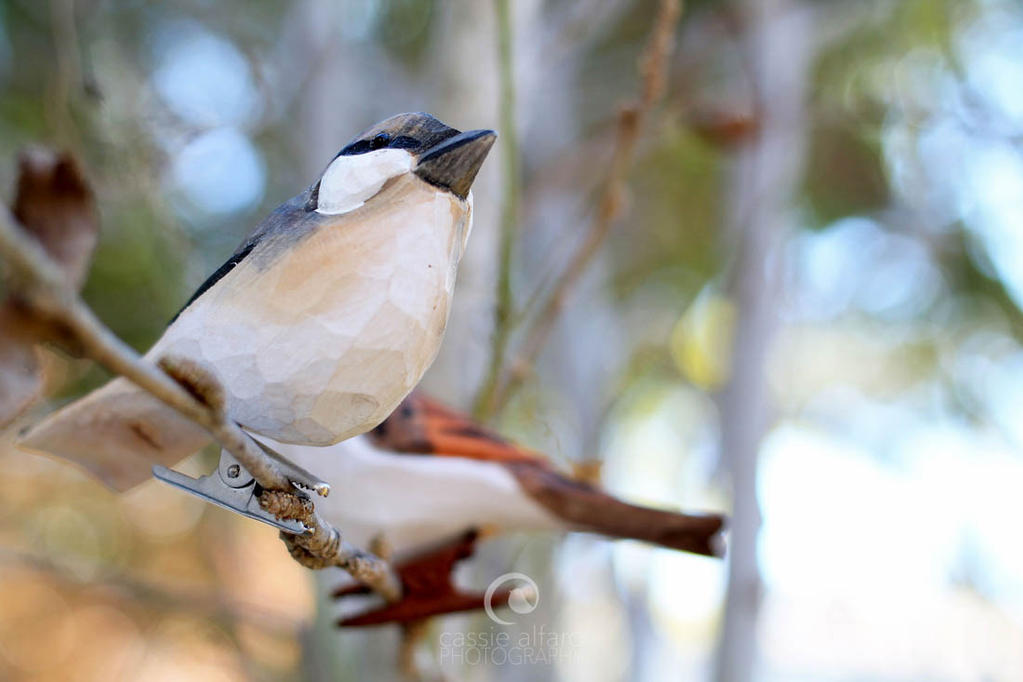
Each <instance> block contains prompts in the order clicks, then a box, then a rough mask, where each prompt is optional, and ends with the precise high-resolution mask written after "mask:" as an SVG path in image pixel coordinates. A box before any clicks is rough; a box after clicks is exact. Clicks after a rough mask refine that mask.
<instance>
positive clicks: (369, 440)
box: [270, 390, 724, 625]
mask: <svg viewBox="0 0 1023 682" xmlns="http://www.w3.org/2000/svg"><path fill="white" fill-rule="evenodd" d="M270 445H271V446H273V447H274V448H275V449H277V450H279V451H280V452H281V454H283V455H285V456H286V457H287V458H288V459H289V460H291V461H293V462H295V463H296V464H298V465H299V466H305V467H312V466H314V465H315V466H316V471H317V473H318V474H320V475H321V476H322V477H323V478H324V479H325V480H327V481H329V482H330V483H331V485H332V487H333V491H332V492H331V495H330V497H327V498H318V499H316V500H315V503H316V507H317V509H318V510H319V511H320V512H321V513H322V514H323V515H324V516H325V517H326V518H327V519H329V520H330V521H332V522H334V523H337V524H338V526H339V527H340V528H343V529H344V534H345V538H346V539H347V540H350V541H351V542H353V543H355V544H356V545H358V546H363V547H365V546H367V545H368V543H370V541H371V540H372V539H373V538H374V537H378V536H382V537H383V538H384V539H385V540H386V541H387V544H388V545H390V546H391V547H392V548H393V550H394V554H395V562H396V568H397V570H398V573H399V575H400V576H401V577H402V578H403V580H404V581H405V582H406V585H405V592H404V597H403V599H402V601H401V602H398V603H397V604H391V605H387V606H385V607H383V609H382V610H379V611H372V612H369V613H363V614H359V615H358V616H355V617H353V618H350V619H348V620H346V621H345V622H344V623H343V624H345V625H375V624H380V623H386V622H408V621H412V620H418V619H421V618H424V617H428V616H431V615H437V614H440V613H448V612H451V611H464V610H471V609H478V608H481V607H482V605H483V595H482V594H474V593H465V592H461V591H459V590H457V589H455V588H453V587H452V586H451V584H450V570H451V567H452V566H453V565H454V563H455V561H456V560H461V559H464V558H466V557H468V556H470V555H471V554H472V549H473V544H474V542H475V540H476V533H477V532H480V533H486V532H487V531H502V530H555V531H562V532H564V531H587V532H593V533H598V534H601V535H606V536H608V537H613V538H631V539H637V540H644V541H646V542H650V543H653V544H656V545H660V546H662V547H668V548H671V549H677V550H681V551H685V552H692V553H695V554H702V555H707V556H718V555H720V554H721V553H722V552H723V550H724V542H723V539H722V537H721V532H722V530H723V527H724V518H723V517H722V516H721V515H720V514H714V513H709V514H684V513H679V512H674V511H666V510H661V509H652V508H649V507H642V506H637V505H633V504H629V503H627V502H623V501H621V500H619V499H617V498H615V497H613V496H611V495H609V494H607V493H606V492H604V491H602V490H601V489H599V488H598V487H596V486H594V485H592V484H589V483H586V482H582V481H579V480H575V479H574V478H572V477H571V476H569V475H566V474H563V473H561V472H559V471H558V470H557V469H556V468H555V467H554V466H553V465H552V464H551V463H550V462H549V461H548V460H547V459H546V458H545V457H543V456H542V455H540V454H539V453H536V452H533V451H530V450H527V449H525V448H522V447H519V446H517V445H515V444H513V443H511V442H509V441H507V440H505V439H503V438H501V437H500V436H498V435H497V434H496V433H494V432H492V431H490V430H488V429H486V428H484V427H482V426H480V425H479V424H477V423H476V422H474V421H473V420H472V419H471V418H470V417H468V416H466V415H464V414H461V413H459V412H457V411H455V410H452V409H450V408H447V407H445V406H443V405H442V404H441V403H439V402H437V401H435V400H433V399H431V398H429V397H427V396H426V395H424V394H423V393H422V392H421V391H418V390H417V391H414V392H413V393H412V394H411V395H410V396H409V397H407V398H406V399H405V400H404V401H402V403H401V405H400V406H399V407H398V409H397V410H396V411H395V412H394V413H393V414H392V415H391V416H390V417H388V418H387V419H386V420H384V422H383V423H381V424H380V425H379V426H378V427H377V428H375V429H374V430H373V431H371V432H369V433H367V434H364V435H361V436H357V437H355V438H351V439H349V440H347V441H344V442H342V443H338V444H336V445H332V446H330V447H329V448H327V449H326V450H327V452H329V453H330V456H329V457H323V454H324V452H323V450H324V449H323V448H310V447H306V446H300V445H283V444H280V445H279V444H277V443H272V442H271V443H270ZM419 588H422V589H419ZM359 591H360V588H358V587H346V588H344V589H342V590H341V591H340V592H339V595H345V594H350V593H353V592H359ZM506 596H507V595H498V597H506ZM495 605H496V603H495Z"/></svg>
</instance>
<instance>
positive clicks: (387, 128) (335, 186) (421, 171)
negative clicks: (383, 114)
mask: <svg viewBox="0 0 1023 682" xmlns="http://www.w3.org/2000/svg"><path fill="white" fill-rule="evenodd" d="M496 138H497V135H496V134H495V133H494V131H492V130H471V131H468V132H464V133H463V132H461V131H458V130H456V129H454V128H452V127H450V126H447V125H445V124H443V123H441V122H440V121H438V120H437V119H436V118H434V117H433V116H430V115H429V114H424V113H411V114H398V115H397V116H392V117H390V118H388V119H385V120H383V121H381V122H380V123H377V124H376V125H374V126H372V127H370V128H368V129H366V130H364V131H363V132H361V133H359V134H358V135H356V136H355V137H354V138H353V139H352V140H351V141H350V142H349V143H348V144H347V145H345V146H344V147H343V148H342V149H341V151H340V152H338V154H337V156H335V157H334V160H333V161H332V162H331V164H330V166H328V168H327V170H326V171H325V172H324V174H323V176H322V177H321V178H320V182H319V183H317V185H316V187H315V188H314V190H313V195H312V196H311V197H310V204H313V205H311V206H310V208H315V209H316V210H318V211H320V212H321V213H337V212H343V211H345V210H349V207H350V206H352V205H355V204H358V203H360V202H361V201H364V200H365V199H366V198H368V196H366V195H367V194H370V193H371V192H375V191H377V190H379V188H380V186H382V184H383V182H386V180H387V179H389V178H391V177H394V176H395V175H398V174H400V173H403V172H410V171H411V172H413V173H415V174H416V175H417V176H418V177H420V178H421V179H422V180H424V181H426V182H428V183H430V184H431V185H434V186H436V187H440V188H442V189H445V190H447V191H449V192H451V193H452V194H454V195H455V196H457V197H458V198H460V199H463V200H464V199H465V198H466V197H467V196H468V194H469V189H470V188H471V187H472V183H473V181H474V180H475V179H476V174H477V173H478V172H479V169H480V166H481V165H483V160H484V159H485V158H486V157H487V153H488V152H489V151H490V147H491V146H493V144H494V140H495V139H496ZM364 183H365V187H363V186H362V185H363V184H364Z"/></svg>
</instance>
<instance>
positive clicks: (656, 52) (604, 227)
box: [483, 0, 682, 417]
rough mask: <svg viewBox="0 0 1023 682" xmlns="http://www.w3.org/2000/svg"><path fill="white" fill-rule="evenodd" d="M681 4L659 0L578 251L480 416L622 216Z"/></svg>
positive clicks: (512, 380) (508, 385)
mask: <svg viewBox="0 0 1023 682" xmlns="http://www.w3.org/2000/svg"><path fill="white" fill-rule="evenodd" d="M681 9H682V7H681V1H680V0H661V3H660V7H659V8H658V11H657V16H656V18H655V19H654V26H653V31H652V32H651V35H650V40H649V42H648V43H647V45H646V49H645V50H644V52H643V56H642V58H641V60H640V64H639V75H640V78H641V89H640V94H639V97H638V98H637V100H636V101H634V102H632V103H630V104H628V105H626V106H624V107H622V110H621V111H620V112H619V115H618V132H617V136H616V139H615V147H614V152H613V155H612V157H611V163H610V165H609V168H608V173H607V177H606V179H605V181H604V183H603V188H602V191H601V195H600V199H599V204H598V206H597V211H596V213H595V215H594V218H593V222H592V223H591V224H590V229H589V230H588V231H587V233H586V236H585V238H584V239H583V242H582V244H581V245H580V247H579V250H578V251H576V252H575V254H573V256H572V259H571V260H570V261H569V263H568V265H567V266H566V268H565V270H564V271H563V272H562V274H561V276H560V277H559V278H558V279H557V280H556V281H555V283H554V286H552V287H551V289H550V293H549V294H548V295H547V297H546V299H545V300H544V302H543V304H542V306H541V309H540V312H539V313H538V314H537V315H536V317H535V318H533V320H532V323H531V324H530V325H529V327H528V328H527V329H526V330H525V332H524V340H523V342H522V349H521V352H520V353H519V354H518V357H517V358H516V361H515V363H514V364H513V365H512V366H511V367H510V368H509V369H508V370H507V371H506V372H505V376H504V377H503V378H502V380H501V381H499V382H497V387H496V389H495V390H494V392H493V396H492V398H491V400H490V401H489V403H488V407H489V410H490V412H489V413H485V414H484V415H483V416H486V417H489V416H491V415H493V414H494V413H496V411H497V410H499V409H500V408H501V406H503V405H504V403H505V402H506V401H507V400H508V398H509V397H510V396H511V395H512V394H513V393H514V392H515V391H516V390H517V389H518V388H519V387H520V386H521V384H522V382H523V381H524V380H525V378H526V377H527V376H528V374H529V371H530V370H529V368H531V367H532V366H533V365H534V364H535V363H536V360H537V358H538V357H539V355H540V351H542V350H543V347H544V346H545V345H546V343H547V340H548V338H549V337H550V335H551V332H552V331H553V329H554V324H555V322H557V319H558V316H559V315H560V314H561V311H562V310H563V309H564V307H565V303H566V302H567V300H568V298H569V297H570V296H571V294H572V293H573V291H574V289H575V287H576V285H577V284H578V283H579V279H580V278H581V277H582V275H583V273H584V272H586V269H587V268H588V267H589V266H590V264H591V263H592V262H593V259H594V257H595V256H596V255H597V253H598V252H599V251H600V248H601V246H602V245H603V244H604V241H605V240H606V239H607V236H608V234H609V233H610V232H611V228H612V227H613V226H614V224H615V221H616V220H617V219H618V218H619V217H620V216H621V213H622V210H623V207H624V204H625V193H626V179H627V176H628V174H629V171H630V169H631V168H632V163H633V159H634V157H635V153H636V146H637V143H638V141H639V139H640V136H641V134H642V132H643V127H644V124H645V123H646V121H647V119H648V118H649V114H650V111H651V110H652V109H653V107H654V106H655V105H656V104H657V102H658V101H660V99H661V97H662V96H663V94H664V89H665V82H666V76H667V71H668V63H669V58H670V57H671V53H672V50H673V48H674V35H675V27H676V25H677V23H678V19H679V16H680V15H681Z"/></svg>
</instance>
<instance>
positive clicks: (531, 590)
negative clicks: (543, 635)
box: [483, 573, 540, 625]
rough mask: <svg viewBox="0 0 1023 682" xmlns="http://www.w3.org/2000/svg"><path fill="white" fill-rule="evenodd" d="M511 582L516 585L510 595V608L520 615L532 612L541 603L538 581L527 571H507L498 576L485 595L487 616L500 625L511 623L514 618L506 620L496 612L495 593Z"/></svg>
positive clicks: (484, 606)
mask: <svg viewBox="0 0 1023 682" xmlns="http://www.w3.org/2000/svg"><path fill="white" fill-rule="evenodd" d="M508 583H511V584H513V585H514V587H512V589H511V593H510V594H509V595H508V608H510V609H511V610H512V611H514V612H515V613H517V614H519V615H520V616H524V615H526V614H527V613H532V612H533V611H534V610H536V607H537V605H538V604H539V603H540V588H539V587H537V585H536V582H535V581H534V580H533V579H532V578H530V577H529V576H528V575H526V574H525V573H505V574H504V575H502V576H498V577H497V578H496V579H495V580H494V581H493V582H492V583H490V585H489V586H487V591H486V593H485V594H484V595H483V609H484V610H485V611H486V612H487V617H488V618H490V620H492V621H494V622H495V623H497V624H499V625H511V624H513V623H515V621H514V620H504V619H503V618H501V617H500V616H498V615H497V614H496V613H494V603H493V602H494V595H495V594H496V593H497V591H498V590H499V589H501V587H502V586H504V585H506V584H508Z"/></svg>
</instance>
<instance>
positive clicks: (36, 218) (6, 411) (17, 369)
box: [0, 148, 99, 428]
mask: <svg viewBox="0 0 1023 682" xmlns="http://www.w3.org/2000/svg"><path fill="white" fill-rule="evenodd" d="M18 161H19V162H18V166H19V168H18V170H19V174H18V189H17V194H16V196H15V200H14V206H13V207H12V213H13V214H14V217H15V218H16V219H17V221H18V223H19V224H20V225H21V226H22V227H24V228H25V230H26V231H28V232H29V233H31V234H32V235H33V236H34V237H35V238H36V239H38V240H39V242H40V243H41V244H42V246H43V248H45V249H46V251H47V253H49V255H50V257H51V258H53V259H54V261H56V262H57V263H58V264H59V265H60V266H61V268H62V269H63V270H64V273H65V275H66V276H67V279H68V283H69V284H71V285H72V286H73V287H74V288H75V289H76V290H77V289H78V288H80V287H81V285H82V283H83V282H84V280H85V276H86V274H87V273H88V271H89V261H90V260H91V258H92V252H93V250H94V249H95V248H96V241H97V238H98V235H99V219H98V217H97V214H96V203H95V199H94V197H93V193H92V190H91V189H90V188H89V186H88V184H87V183H86V182H85V179H84V177H83V176H82V173H81V171H80V170H79V168H78V164H76V163H75V161H74V159H72V158H71V157H70V156H69V155H67V154H56V153H55V152H52V151H50V150H47V149H42V148H35V149H31V150H27V151H25V152H23V153H22V154H21V155H20V157H19V160H18ZM51 329H52V327H51V326H50V325H48V324H46V323H45V321H43V320H39V319H36V318H35V317H33V315H32V313H31V310H28V309H26V308H25V307H24V306H23V305H21V304H20V303H19V302H17V301H15V300H13V299H8V300H6V301H4V302H3V303H0V428H2V427H4V426H6V425H8V424H9V423H10V422H12V421H13V420H14V419H15V418H17V417H18V416H19V415H20V414H21V413H23V412H24V411H25V410H26V409H28V407H29V406H30V405H31V404H32V403H33V402H34V401H35V400H36V399H37V398H38V397H39V394H40V392H41V390H42V386H43V376H42V371H41V369H40V364H39V359H38V356H37V353H38V351H37V350H36V348H35V345H36V344H37V343H39V342H40V341H43V340H45V339H46V338H47V336H48V333H49V331H50V330H51Z"/></svg>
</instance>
